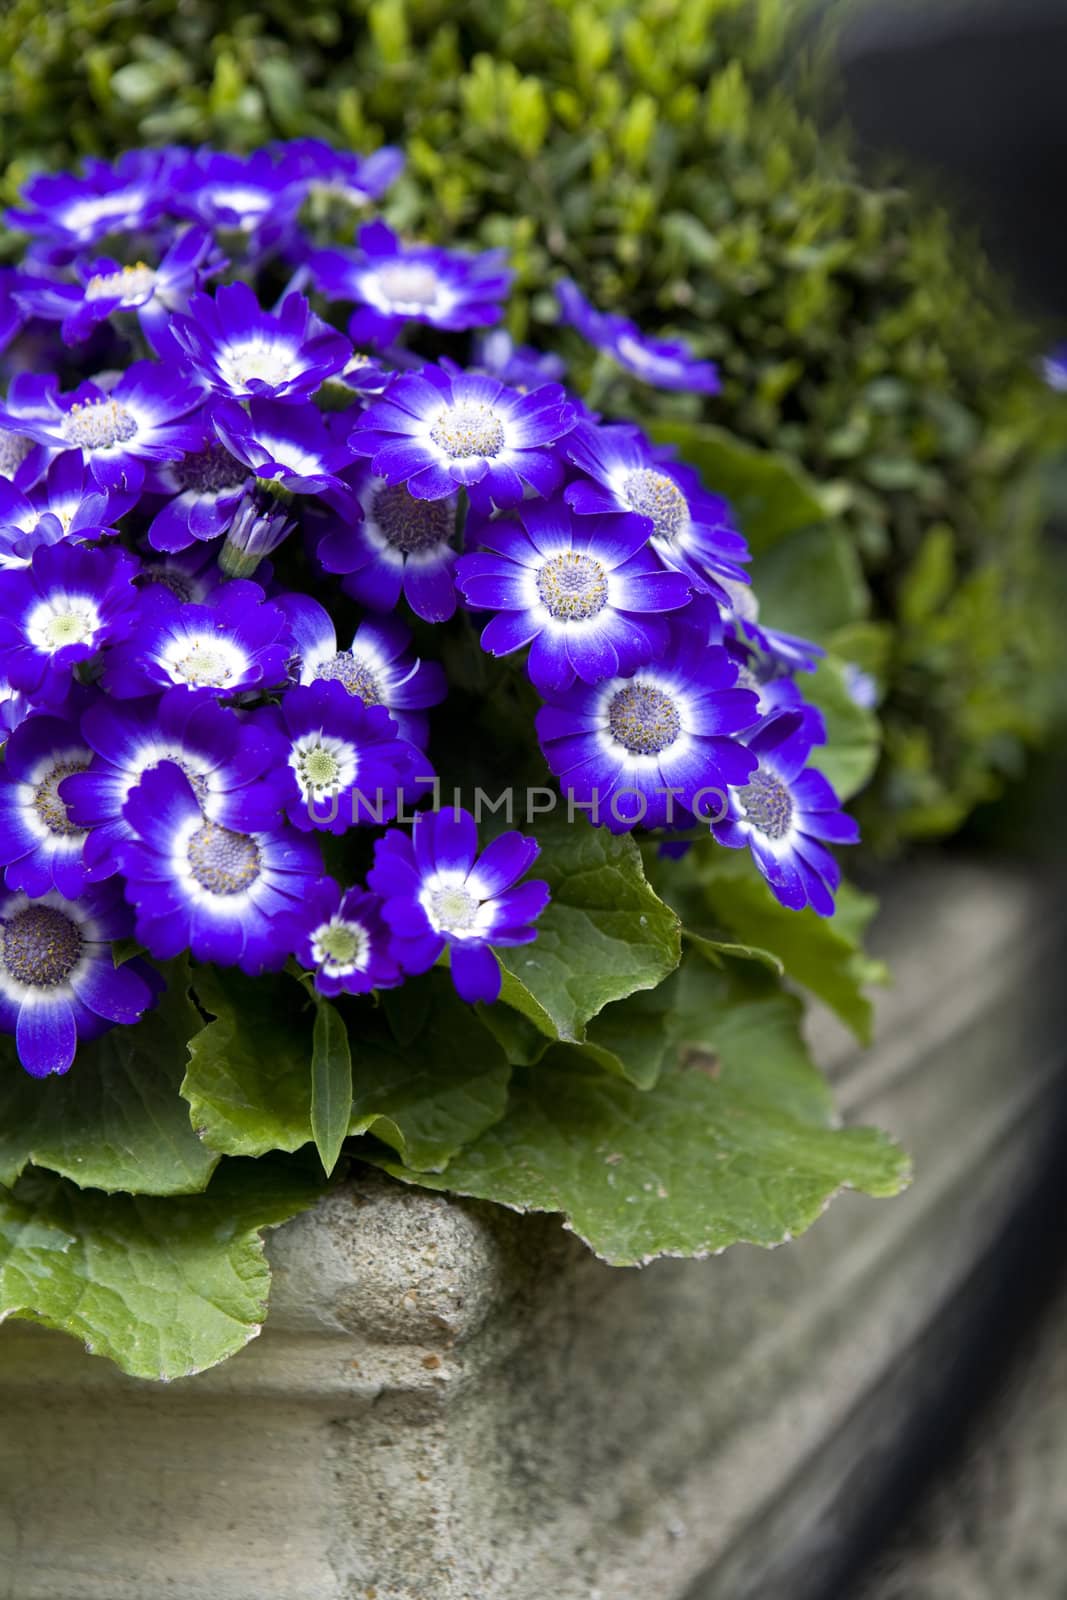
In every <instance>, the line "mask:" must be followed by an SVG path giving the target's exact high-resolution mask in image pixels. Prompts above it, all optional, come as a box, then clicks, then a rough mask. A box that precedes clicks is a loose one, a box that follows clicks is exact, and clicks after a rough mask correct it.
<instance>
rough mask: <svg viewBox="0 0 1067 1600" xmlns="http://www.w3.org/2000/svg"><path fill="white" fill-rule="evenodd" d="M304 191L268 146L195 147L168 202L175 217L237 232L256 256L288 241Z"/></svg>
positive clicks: (219, 230) (291, 168)
mask: <svg viewBox="0 0 1067 1600" xmlns="http://www.w3.org/2000/svg"><path fill="white" fill-rule="evenodd" d="M306 193H307V183H306V182H305V181H304V180H303V179H302V178H301V177H300V174H299V172H298V171H297V170H296V169H295V167H294V166H293V165H292V163H290V162H288V161H284V160H283V161H277V160H275V158H274V157H273V155H271V153H270V152H269V151H267V150H256V151H254V152H253V154H252V155H250V156H234V155H227V154H222V153H220V152H219V151H217V150H200V151H198V152H197V153H196V154H195V155H193V156H191V157H189V158H188V159H187V160H186V161H185V162H184V163H183V164H182V165H181V167H180V168H178V169H177V170H176V172H175V173H174V176H173V179H172V182H171V185H170V191H169V195H168V201H169V208H170V210H172V211H174V212H175V213H177V214H178V215H179V216H185V217H191V218H194V219H196V220H197V221H200V222H203V223H205V224H206V225H207V226H208V227H209V228H213V229H214V230H215V232H216V233H222V234H233V235H236V236H238V238H239V239H240V240H241V242H242V245H243V247H244V251H245V253H246V254H247V255H248V256H250V257H251V258H252V259H253V260H255V259H257V258H259V257H261V256H263V255H265V254H267V253H268V252H269V251H271V250H276V249H277V248H278V247H279V246H280V245H282V244H284V243H285V242H287V241H288V239H289V238H290V237H291V235H292V234H293V233H294V231H295V227H296V219H297V214H298V212H299V210H300V207H301V205H302V204H303V201H304V196H305V195H306Z"/></svg>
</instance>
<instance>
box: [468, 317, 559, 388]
mask: <svg viewBox="0 0 1067 1600" xmlns="http://www.w3.org/2000/svg"><path fill="white" fill-rule="evenodd" d="M474 365H475V366H476V367H481V368H482V370H483V371H484V372H488V373H489V375H490V377H493V378H499V379H500V382H501V383H506V384H508V385H510V387H511V388H512V389H539V388H540V387H541V386H542V385H543V384H546V383H559V382H560V381H561V380H562V378H563V376H564V374H565V373H566V371H567V363H566V362H565V361H564V359H563V357H562V356H558V355H556V354H554V352H552V351H549V350H535V349H533V347H532V346H531V345H528V344H516V343H515V341H514V339H513V338H512V337H511V334H510V333H508V331H507V329H506V328H494V329H493V330H492V332H490V333H481V334H479V335H478V336H477V338H476V339H475V341H474Z"/></svg>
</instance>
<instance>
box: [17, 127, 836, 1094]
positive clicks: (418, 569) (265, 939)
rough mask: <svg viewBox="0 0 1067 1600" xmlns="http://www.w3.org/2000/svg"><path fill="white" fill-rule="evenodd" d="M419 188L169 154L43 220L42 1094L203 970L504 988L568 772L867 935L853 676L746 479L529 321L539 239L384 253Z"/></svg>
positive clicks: (631, 357)
mask: <svg viewBox="0 0 1067 1600" xmlns="http://www.w3.org/2000/svg"><path fill="white" fill-rule="evenodd" d="M401 164H402V162H401V157H400V155H399V153H398V152H396V151H393V150H382V151H379V152H377V153H376V154H375V155H374V156H372V157H369V158H366V159H361V158H358V157H355V156H352V155H350V154H345V153H341V152H337V151H334V150H331V149H329V148H327V147H325V146H322V145H319V144H317V143H315V142H313V141H307V140H300V141H294V142H292V143H290V144H288V145H283V146H278V147H274V148H272V149H270V150H265V151H260V152H258V153H257V154H255V155H254V156H252V157H250V158H238V157H235V156H229V155H222V154H218V153H216V152H213V151H210V150H200V151H190V150H185V149H176V148H171V149H166V150H160V151H153V152H131V153H129V154H127V155H125V156H124V157H122V158H121V159H120V160H119V161H118V162H117V163H115V164H114V165H107V164H104V163H100V162H91V163H88V164H87V166H86V170H85V172H84V173H83V174H82V175H81V176H72V175H63V176H41V177H37V178H35V179H33V180H32V181H31V182H30V183H29V184H28V185H27V187H26V190H25V195H24V203H23V205H22V206H21V208H20V209H18V210H17V211H15V212H13V213H11V215H10V218H9V220H10V222H11V223H12V224H13V225H14V226H16V227H18V228H20V229H22V230H23V231H24V232H25V233H26V234H27V235H28V236H29V238H28V244H27V248H26V250H25V254H24V257H23V260H22V262H21V264H20V265H19V266H18V267H17V268H16V269H14V270H13V271H11V272H9V273H8V274H6V275H5V279H4V282H3V285H2V291H3V292H2V300H0V340H2V341H3V344H4V349H5V356H4V361H5V366H6V368H7V372H8V375H9V378H10V381H9V383H8V386H7V392H6V398H5V400H4V402H3V404H2V406H0V680H2V682H0V695H2V722H3V731H4V735H5V737H6V755H5V760H4V764H3V767H2V769H0V866H2V868H3V891H2V896H0V1029H2V1030H4V1031H6V1032H8V1033H13V1034H14V1035H15V1038H16V1042H17V1048H18V1054H19V1057H20V1059H21V1061H22V1064H23V1066H24V1067H25V1068H26V1069H27V1070H28V1071H29V1072H31V1073H33V1074H35V1075H38V1076H41V1075H45V1074H48V1073H55V1072H65V1071H66V1070H67V1069H68V1068H69V1067H70V1065H71V1063H72V1061H73V1060H74V1057H75V1053H76V1049H77V1045H78V1041H79V1039H89V1038H92V1037H94V1036H96V1035H98V1034H99V1033H101V1032H103V1031H104V1030H106V1029H108V1028H110V1027H111V1026H112V1025H114V1024H131V1023H134V1022H136V1021H137V1019H138V1018H140V1017H141V1016H142V1014H143V1013H144V1012H145V1011H146V1009H147V1008H149V1007H151V1006H152V1005H153V1003H154V1001H155V1000H156V999H157V998H158V996H159V994H160V992H161V990H162V988H163V986H164V984H165V981H166V980H165V977H164V976H163V975H162V974H161V972H160V969H159V965H158V964H159V963H166V962H168V961H171V960H173V959H174V958H177V957H180V956H182V955H184V954H185V953H188V954H189V955H190V956H191V957H192V959H193V960H194V961H196V962H213V963H217V964H219V965H221V966H236V967H239V968H241V969H242V970H243V971H244V972H246V973H248V974H251V975H258V974H262V973H269V972H274V971H279V970H281V969H282V968H284V967H286V966H287V965H289V966H290V968H291V969H292V970H298V971H299V972H300V973H301V974H302V975H303V977H304V981H305V982H306V983H307V984H308V985H309V986H310V987H311V988H312V990H313V991H316V992H317V993H318V994H320V995H323V996H329V997H336V996H339V995H344V994H355V995H360V994H366V993H368V992H369V991H372V990H381V989H390V988H395V987H396V986H398V985H400V984H402V983H403V982H404V981H405V978H407V977H408V976H411V975H415V974H420V973H424V972H426V971H428V969H430V968H431V967H432V966H434V965H435V964H437V963H438V962H441V961H442V960H445V959H447V961H448V964H449V966H450V968H451V974H452V979H453V981H454V984H455V987H456V989H457V991H458V993H459V994H460V996H461V997H462V998H463V999H464V1000H466V1001H469V1002H472V1003H473V1002H477V1001H482V1002H492V1001H494V1000H496V999H497V997H498V995H499V993H500V988H501V967H500V962H499V960H498V958H497V956H496V954H495V951H496V950H497V949H503V950H506V949H507V948H508V947H512V946H516V945H523V944H528V943H530V942H531V941H533V940H534V939H535V938H536V935H537V923H538V918H539V916H540V915H541V913H542V912H543V911H544V909H545V906H546V903H547V901H548V898H549V890H548V886H547V884H546V883H544V882H542V881H540V880H538V879H536V878H530V877H529V876H528V873H529V872H530V870H531V868H532V867H533V866H534V863H535V860H536V858H537V856H538V843H537V841H536V839H535V838H534V837H532V836H531V835H528V834H525V833H523V832H522V831H519V830H516V829H515V828H508V829H506V830H503V831H497V830H496V829H495V823H494V820H493V819H495V817H496V815H497V813H498V812H499V811H500V810H501V809H503V810H504V811H505V816H506V817H507V818H508V819H509V820H510V819H512V818H513V814H514V812H515V811H519V812H520V814H521V816H520V820H521V817H523V816H526V815H527V814H528V809H529V808H527V810H525V811H524V810H523V801H522V795H523V794H525V793H526V792H527V790H528V789H531V786H532V785H537V784H538V783H540V784H542V785H543V783H544V780H545V778H546V777H547V776H548V775H549V774H552V775H554V777H555V778H556V780H558V802H559V805H560V806H561V807H562V808H563V809H564V811H565V813H566V815H567V817H568V819H569V820H570V821H571V822H572V824H573V826H574V827H577V828H588V827H590V826H594V827H602V828H606V829H608V830H610V831H611V832H613V833H622V832H630V831H632V830H635V829H640V830H644V833H643V835H642V836H643V837H644V836H645V835H648V836H649V837H650V838H651V839H652V840H654V841H655V842H656V843H657V844H658V845H659V847H660V848H661V849H662V850H663V851H665V852H667V853H668V854H679V853H681V852H683V851H684V850H685V849H686V848H687V846H688V845H689V844H690V843H691V842H692V841H693V840H695V839H703V840H704V841H705V842H706V843H710V842H711V841H712V840H714V841H717V843H718V844H719V845H721V846H725V847H729V848H734V849H747V850H748V851H750V852H751V855H752V857H753V858H754V860H755V862H756V865H757V866H758V868H759V870H760V872H761V873H762V874H763V876H764V877H765V878H766V880H767V882H768V883H769V884H770V885H771V888H772V889H773V891H774V894H775V895H776V896H777V898H778V900H779V901H780V902H781V904H782V905H784V906H786V907H789V908H793V909H797V910H800V909H802V908H804V907H806V906H810V907H812V908H814V910H815V911H816V912H818V913H820V914H823V915H827V916H828V915H830V914H832V912H833V909H834V891H835V889H836V888H837V885H838V881H839V871H838V867H837V864H836V862H835V860H834V858H833V856H832V854H831V853H830V849H829V846H831V845H835V844H847V843H851V842H854V841H855V839H856V829H855V825H854V823H853V821H852V820H851V819H850V818H849V817H848V816H846V815H845V814H844V813H843V812H842V810H841V807H840V805H839V802H838V799H837V796H836V795H835V793H834V791H833V789H832V788H831V786H830V784H829V783H828V782H827V780H826V779H825V778H824V777H823V776H822V775H821V774H820V773H819V772H818V771H816V770H815V769H814V768H813V767H811V766H810V765H809V756H810V754H811V752H812V749H813V747H814V746H815V745H817V744H819V743H823V742H825V739H826V729H825V726H824V723H823V719H822V716H821V714H820V712H819V711H818V710H817V709H816V708H815V707H813V706H812V705H809V704H806V703H805V700H804V697H803V693H802V691H801V688H800V687H799V684H800V682H801V681H802V676H801V675H802V674H803V673H804V672H806V671H810V670H811V669H812V668H813V667H814V666H815V665H816V662H817V659H818V657H819V655H820V654H821V652H820V651H819V649H818V647H817V646H815V645H814V644H811V643H808V642H807V641H805V640H802V639H798V638H794V637H792V636H789V635H786V634H782V633H780V632H776V631H775V630H774V629H772V628H769V627H766V626H764V625H762V624H761V622H760V618H759V610H758V606H757V603H756V598H755V596H754V595H753V593H752V588H751V585H750V584H749V583H748V580H747V576H746V563H747V562H748V560H749V553H748V550H747V547H746V543H745V539H744V536H743V533H742V531H741V530H739V529H738V527H737V526H736V525H735V523H734V520H733V518H732V515H731V510H730V507H729V506H728V505H727V503H726V502H725V501H724V500H723V499H722V498H721V497H720V496H719V495H717V494H716V493H715V492H714V486H712V485H707V484H704V483H702V482H701V480H700V477H699V475H698V474H697V473H696V472H695V471H694V470H693V469H692V468H691V467H689V466H687V465H684V464H683V463H681V462H680V461H678V460H676V459H675V458H674V457H673V455H672V454H671V452H670V451H669V450H667V449H664V448H658V447H656V446H654V445H653V444H652V443H651V442H650V441H649V439H648V438H647V437H646V436H645V435H644V434H643V433H642V431H641V429H640V428H639V427H637V426H635V425H634V424H633V423H632V422H630V421H627V420H625V419H622V420H620V419H605V418H603V417H601V416H599V415H597V414H595V412H594V411H592V410H590V409H589V407H588V406H587V405H586V404H585V403H584V402H583V399H582V397H581V396H580V395H578V394H576V393H574V392H572V391H571V390H569V389H568V388H567V386H566V384H565V383H564V382H563V381H562V380H563V378H564V374H563V372H562V371H561V369H560V364H559V362H558V360H557V358H555V357H549V356H544V355H541V354H539V353H538V352H537V351H535V350H532V349H528V348H525V347H522V346H517V345H515V344H514V343H513V342H512V340H511V339H510V338H509V336H508V335H507V334H506V333H505V332H504V331H503V328H502V327H501V326H499V324H501V322H502V318H503V316H504V310H505V302H506V298H507V293H508V287H509V273H508V269H507V265H506V262H505V260H504V259H503V257H502V255H501V253H499V252H496V251H489V252H485V253H483V254H480V255H468V254H461V253H458V252H452V251H445V250H441V249H436V248H430V247H427V246H423V245H412V244H408V243H407V242H405V241H403V240H401V239H400V238H398V237H397V236H396V234H394V233H393V232H392V231H391V229H390V228H389V227H387V226H386V224H385V223H384V222H383V221H380V220H377V221H371V222H362V225H360V226H359V227H358V228H357V229H356V231H355V237H354V239H353V237H352V232H353V228H352V219H353V216H354V213H355V212H356V211H357V210H365V209H366V208H367V207H368V206H370V205H371V204H372V203H373V202H374V201H375V200H376V199H378V198H379V197H380V195H381V194H382V193H383V191H384V190H385V188H386V187H387V185H388V184H389V182H390V181H391V180H392V179H393V177H395V175H396V174H397V173H398V171H399V170H400V167H401ZM339 237H343V238H345V239H346V242H344V243H341V244H339V243H337V242H336V241H337V239H338V238H339ZM560 307H561V314H562V315H563V316H564V317H566V318H567V319H568V320H569V321H571V322H572V323H573V324H574V325H575V326H576V327H577V328H578V329H579V330H580V331H581V332H582V333H584V334H585V336H586V337H587V338H589V339H590V340H592V341H594V342H595V343H596V344H598V345H599V346H600V347H601V348H602V349H603V350H604V351H605V352H606V353H607V355H608V356H610V357H612V358H614V359H616V360H617V361H619V362H620V363H623V364H625V365H626V366H627V367H628V369H629V370H630V371H631V372H632V373H634V374H636V375H637V376H638V377H640V378H641V379H643V380H645V381H647V382H648V383H650V384H656V385H661V386H664V387H669V388H672V389H686V388H691V389H692V390H694V391H698V392H702V393H709V392H714V389H715V384H716V375H715V372H714V368H712V367H709V365H708V363H705V362H698V361H695V360H692V359H691V358H690V357H689V356H688V354H687V352H686V350H685V348H684V347H683V346H680V345H676V344H671V345H669V346H668V345H665V344H663V343H662V342H657V341H651V340H647V339H644V338H643V337H642V335H641V333H640V330H639V329H637V328H636V327H634V326H633V325H632V324H630V323H626V322H624V321H622V319H619V318H617V317H604V316H601V315H599V314H598V313H597V312H596V311H595V310H594V309H593V308H592V307H590V306H588V305H586V304H585V302H584V301H582V299H581V297H580V296H579V295H578V293H577V291H576V290H575V289H574V288H573V286H571V285H567V284H564V285H561V287H560ZM479 634H480V638H479ZM489 658H491V659H489ZM487 792H488V793H492V794H493V795H494V801H493V808H492V817H491V819H490V822H489V825H488V827H483V829H482V831H483V834H484V835H486V837H485V838H484V839H483V840H481V841H480V839H479V825H480V824H483V823H484V822H485V818H484V817H482V816H480V815H479V814H478V813H479V806H478V805H477V803H476V801H477V799H478V798H479V797H482V798H484V796H485V794H486V793H487ZM531 792H534V793H537V794H538V795H541V796H543V793H544V790H543V788H535V789H532V790H531ZM446 795H447V796H450V797H451V800H450V801H449V802H446V801H445V799H444V796H446ZM539 809H544V801H543V799H542V800H540V801H539ZM649 830H657V831H658V832H656V833H651V834H649ZM490 835H491V836H490ZM133 946H136V947H137V948H136V952H135V953H133V954H132V955H131V954H130V953H129V952H130V950H131V948H132V947H133ZM123 957H128V958H127V959H123Z"/></svg>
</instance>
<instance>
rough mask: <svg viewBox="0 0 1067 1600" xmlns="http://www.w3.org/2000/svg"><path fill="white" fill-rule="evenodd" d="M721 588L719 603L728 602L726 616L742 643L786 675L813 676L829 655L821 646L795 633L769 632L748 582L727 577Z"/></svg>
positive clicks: (725, 609) (774, 629) (724, 612)
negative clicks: (782, 668) (806, 673)
mask: <svg viewBox="0 0 1067 1600" xmlns="http://www.w3.org/2000/svg"><path fill="white" fill-rule="evenodd" d="M719 588H720V589H721V590H722V591H723V594H722V596H720V600H721V599H722V598H725V601H726V604H725V606H724V607H723V616H724V618H725V620H726V622H727V623H728V624H729V625H730V626H731V627H732V628H733V629H734V631H735V633H736V635H737V637H738V638H739V639H741V640H743V641H744V642H746V643H748V644H753V645H755V647H756V649H757V650H761V651H762V652H763V654H764V655H765V656H770V657H771V658H772V660H774V661H777V662H778V663H779V664H780V665H781V666H783V667H784V668H785V669H786V671H787V672H814V670H815V668H816V666H817V665H818V663H819V661H820V660H821V658H822V657H823V656H824V655H825V654H826V651H825V650H824V649H823V647H822V645H819V644H814V643H813V642H812V640H810V639H802V638H800V636H799V635H798V634H795V633H783V632H782V631H781V629H780V628H768V627H767V625H766V623H763V622H761V621H760V615H759V609H760V608H759V600H758V599H757V597H756V595H755V593H754V592H753V590H752V588H751V587H750V585H749V584H748V583H747V582H743V583H738V582H736V581H735V580H733V579H731V578H728V577H724V578H723V579H722V581H721V583H720V584H719Z"/></svg>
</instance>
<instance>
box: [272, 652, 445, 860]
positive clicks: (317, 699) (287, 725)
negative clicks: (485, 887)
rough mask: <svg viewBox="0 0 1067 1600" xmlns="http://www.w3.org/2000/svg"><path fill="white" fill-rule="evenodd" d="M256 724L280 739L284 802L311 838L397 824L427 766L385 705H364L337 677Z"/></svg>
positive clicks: (303, 691) (305, 689)
mask: <svg viewBox="0 0 1067 1600" xmlns="http://www.w3.org/2000/svg"><path fill="white" fill-rule="evenodd" d="M256 725H257V727H260V728H267V729H269V730H270V731H271V732H272V734H273V735H274V737H275V739H276V741H277V750H278V769H279V783H280V786H281V795H282V803H283V805H284V807H285V813H286V816H287V817H288V818H289V820H290V822H291V823H292V824H293V825H294V827H297V828H299V829H300V830H301V831H302V832H304V833H306V832H307V831H308V830H309V829H310V828H321V829H326V830H327V831H328V832H330V833H345V832H346V831H347V830H348V829H349V828H351V827H353V826H354V825H355V824H357V823H360V822H363V823H367V822H388V821H390V820H391V819H392V818H393V817H394V816H395V815H396V809H397V801H398V798H399V797H400V796H401V795H402V793H403V790H404V788H405V786H406V784H407V782H408V780H409V779H410V778H412V777H414V776H416V775H420V776H421V772H420V769H421V768H423V767H424V765H425V758H424V757H423V756H422V754H421V752H420V751H419V750H417V749H416V748H415V746H414V745H411V744H409V743H408V742H407V740H405V739H401V738H400V737H399V736H398V729H397V725H396V723H395V722H394V720H393V718H392V717H391V716H390V715H389V712H388V711H387V710H386V709H385V707H384V706H381V705H378V706H368V705H365V704H364V703H363V701H362V700H361V699H360V698H359V696H358V695H354V694H351V693H349V691H348V690H347V689H346V688H345V686H344V684H343V683H340V682H338V681H337V680H336V679H332V680H331V679H319V680H317V681H316V682H315V683H310V684H298V685H297V686H296V687H295V688H293V689H290V690H289V692H288V693H287V694H286V695H285V696H284V697H283V699H282V702H281V705H280V706H268V707H265V708H264V709H263V710H262V711H260V712H259V713H258V715H257V720H256ZM427 776H429V774H427Z"/></svg>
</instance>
